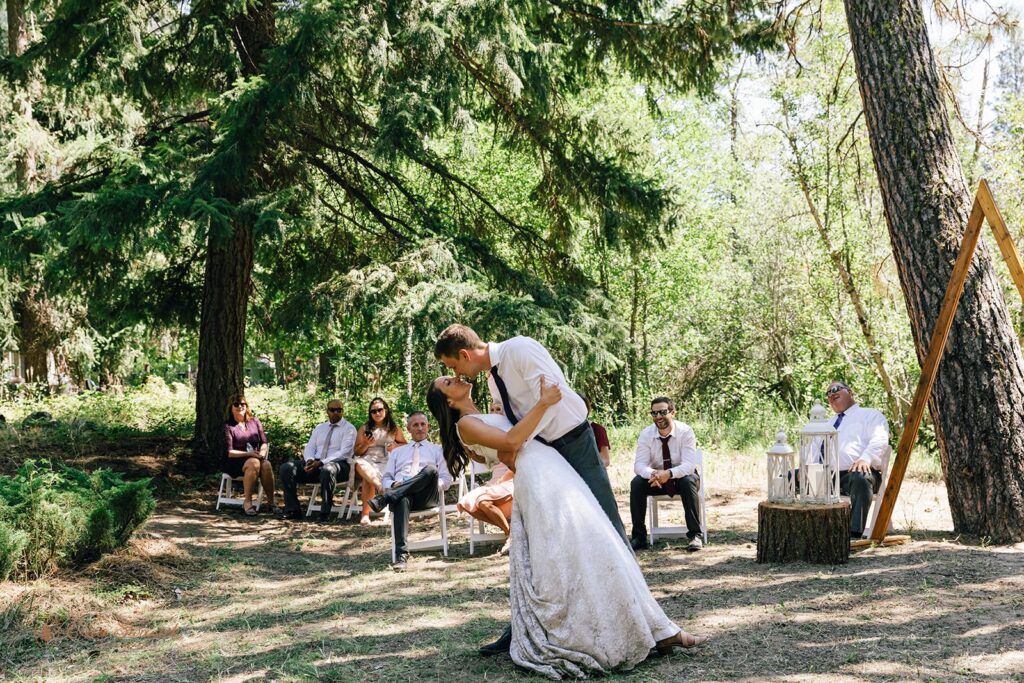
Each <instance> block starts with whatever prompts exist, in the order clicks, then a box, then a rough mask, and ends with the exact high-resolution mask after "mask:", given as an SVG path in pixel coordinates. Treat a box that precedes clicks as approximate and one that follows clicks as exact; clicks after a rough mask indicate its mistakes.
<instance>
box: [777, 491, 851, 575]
mask: <svg viewBox="0 0 1024 683" xmlns="http://www.w3.org/2000/svg"><path fill="white" fill-rule="evenodd" d="M849 559H850V504H849V503H846V502H843V503H835V504H833V505H802V504H798V503H769V502H768V501H763V502H761V503H760V504H759V505H758V506H757V561H758V562H762V563H764V562H810V563H812V564H846V562H847V561H848V560H849Z"/></svg>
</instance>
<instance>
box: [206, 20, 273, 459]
mask: <svg viewBox="0 0 1024 683" xmlns="http://www.w3.org/2000/svg"><path fill="white" fill-rule="evenodd" d="M247 9H248V12H247V14H245V15H241V16H239V17H236V18H235V22H234V27H233V28H234V31H233V32H232V38H233V40H234V42H235V46H236V50H237V52H238V57H239V60H240V61H241V63H242V70H243V72H244V73H245V74H246V75H248V76H253V75H256V74H258V73H259V70H260V65H261V64H262V63H263V54H264V51H265V50H266V49H267V48H268V47H269V46H270V45H271V44H272V42H273V36H274V5H273V2H272V0H261V1H260V2H258V3H252V4H250V5H249V6H248V8H247ZM253 151H254V150H249V152H250V154H248V155H246V157H245V158H248V159H259V157H260V155H259V153H258V150H255V152H256V153H251V152H253ZM254 175H255V174H254V173H252V169H246V168H239V169H237V171H236V172H235V173H232V174H225V175H223V176H221V177H220V178H218V179H217V181H216V187H215V191H216V193H217V194H218V196H220V197H223V198H224V199H226V200H228V202H230V203H231V205H232V206H235V207H238V206H240V205H241V203H242V202H243V200H244V199H245V197H246V196H247V193H248V192H252V191H255V190H254V188H253V185H252V182H253V181H252V180H251V178H252V177H253V176H254ZM231 227H232V234H231V237H230V238H229V239H227V240H223V239H217V238H216V236H214V235H213V234H212V232H211V236H210V238H209V240H208V242H207V249H206V272H205V275H204V279H203V307H202V313H201V318H200V323H199V368H198V371H197V375H196V431H195V438H194V440H193V455H194V457H195V459H196V463H197V464H198V465H199V466H200V467H201V468H202V469H206V470H213V469H214V468H216V467H217V464H218V462H219V459H220V454H221V452H222V451H223V450H224V448H225V444H224V429H223V424H224V408H225V404H226V402H227V398H228V396H229V395H230V394H232V393H236V392H240V391H241V390H242V388H243V380H244V377H245V366H244V363H243V355H244V351H245V323H246V314H247V312H248V305H249V291H250V289H251V286H252V269H253V254H254V244H253V234H252V225H251V224H250V219H249V218H248V217H246V216H245V215H244V214H243V213H242V212H239V213H237V214H236V215H235V217H234V219H233V220H232V226H231Z"/></svg>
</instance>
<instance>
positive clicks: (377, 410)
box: [370, 408, 384, 415]
mask: <svg viewBox="0 0 1024 683" xmlns="http://www.w3.org/2000/svg"><path fill="white" fill-rule="evenodd" d="M383 412H384V408H371V409H370V415H376V414H377V413H383Z"/></svg>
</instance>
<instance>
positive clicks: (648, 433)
mask: <svg viewBox="0 0 1024 683" xmlns="http://www.w3.org/2000/svg"><path fill="white" fill-rule="evenodd" d="M675 417H676V405H675V403H674V402H673V401H672V399H670V398H668V397H667V396H658V397H657V398H655V399H654V400H653V401H651V421H652V422H653V423H654V424H652V425H649V426H648V427H646V428H644V430H643V431H642V432H640V438H639V439H637V444H636V458H635V459H634V461H633V471H634V472H636V476H635V477H633V481H632V482H631V483H630V486H629V513H630V516H631V517H632V519H633V533H632V536H631V538H630V545H632V546H633V549H634V550H643V549H644V548H647V547H648V542H647V522H646V518H647V497H648V496H664V495H668V496H674V495H676V494H679V497H680V499H682V501H683V512H684V513H685V515H686V537H687V538H688V539H689V540H690V543H689V545H687V546H686V549H687V550H689V551H691V552H693V551H695V550H700V549H701V548H703V547H704V543H703V541H702V539H701V531H700V498H699V497H698V495H697V494H698V492H699V491H700V477H698V476H697V437H696V436H695V435H694V433H693V429H691V428H690V426H689V425H687V424H685V423H683V422H679V421H677V420H676V419H675Z"/></svg>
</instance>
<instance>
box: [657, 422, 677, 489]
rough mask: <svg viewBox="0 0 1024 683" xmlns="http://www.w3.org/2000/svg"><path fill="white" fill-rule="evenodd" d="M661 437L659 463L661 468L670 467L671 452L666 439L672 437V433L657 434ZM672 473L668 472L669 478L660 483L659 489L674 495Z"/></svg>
mask: <svg viewBox="0 0 1024 683" xmlns="http://www.w3.org/2000/svg"><path fill="white" fill-rule="evenodd" d="M658 438H659V439H661V464H662V469H665V470H670V469H672V453H671V452H670V451H669V450H668V440H669V439H671V438H672V435H671V434H669V435H668V436H659V437H658ZM671 477H672V473H671V472H670V473H669V480H668V481H666V482H665V483H664V484H662V485H661V490H662V491H664V492H665V495H667V496H674V495H676V480H675V479H672V478H671Z"/></svg>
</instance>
